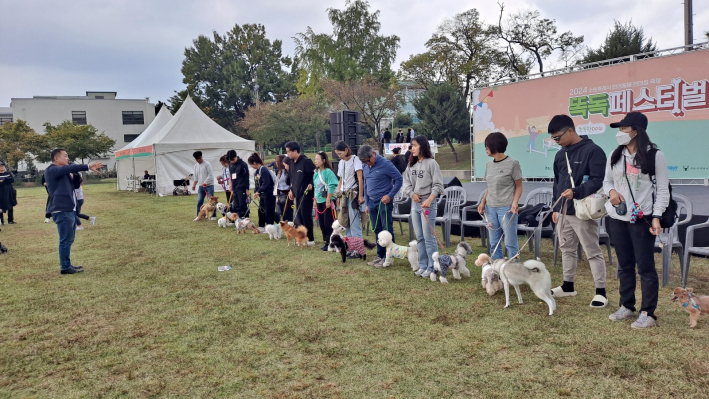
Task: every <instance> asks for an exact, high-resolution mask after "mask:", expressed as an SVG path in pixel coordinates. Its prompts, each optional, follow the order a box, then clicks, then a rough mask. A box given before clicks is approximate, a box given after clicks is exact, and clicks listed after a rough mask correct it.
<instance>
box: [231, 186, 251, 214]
mask: <svg viewBox="0 0 709 399" xmlns="http://www.w3.org/2000/svg"><path fill="white" fill-rule="evenodd" d="M246 198H247V197H246V189H245V188H243V189H236V190H234V191H233V192H232V194H231V211H232V212H234V213H236V214H238V215H239V217H240V218H243V217H245V216H246V210H247V209H248V206H247V205H246Z"/></svg>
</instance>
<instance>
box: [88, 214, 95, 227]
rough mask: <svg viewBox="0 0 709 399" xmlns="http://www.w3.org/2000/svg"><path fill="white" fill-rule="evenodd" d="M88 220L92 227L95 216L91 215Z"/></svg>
mask: <svg viewBox="0 0 709 399" xmlns="http://www.w3.org/2000/svg"><path fill="white" fill-rule="evenodd" d="M89 222H91V227H93V226H94V225H95V224H96V216H91V217H90V218H89Z"/></svg>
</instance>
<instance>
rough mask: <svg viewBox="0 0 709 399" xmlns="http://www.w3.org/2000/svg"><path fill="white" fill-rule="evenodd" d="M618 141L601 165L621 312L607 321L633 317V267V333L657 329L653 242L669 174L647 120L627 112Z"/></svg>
mask: <svg viewBox="0 0 709 399" xmlns="http://www.w3.org/2000/svg"><path fill="white" fill-rule="evenodd" d="M610 126H611V127H612V128H615V127H617V128H620V131H619V132H618V134H617V135H616V136H615V137H616V140H617V141H618V144H619V145H618V148H616V149H615V150H614V151H613V152H612V153H611V156H609V157H608V162H607V164H606V174H605V178H604V179H603V191H604V192H605V193H606V194H607V195H608V197H609V198H610V199H609V201H608V202H607V203H606V210H607V211H608V216H609V218H608V224H607V228H608V234H609V235H610V238H611V244H613V247H614V248H615V253H616V256H617V257H618V279H619V280H620V285H619V291H620V308H619V309H618V310H617V311H616V312H615V313H613V314H612V315H610V316H609V319H611V320H613V321H623V320H627V319H630V318H633V317H635V310H636V309H635V287H636V277H635V266H636V265H637V270H638V274H639V275H640V290H641V292H642V300H641V304H640V314H639V316H638V319H637V320H635V322H633V324H631V325H630V327H632V328H635V329H644V328H651V327H654V326H655V325H656V323H655V320H656V319H657V317H656V316H655V309H656V308H657V297H658V292H659V290H660V285H659V281H658V278H657V270H655V255H654V248H655V237H657V236H658V235H659V234H660V231H662V228H661V226H660V218H661V217H662V214H663V213H664V212H665V209H666V208H667V207H668V205H669V203H670V188H669V181H670V180H669V174H668V172H667V161H666V160H665V155H664V154H663V153H662V152H660V151H659V150H658V149H657V146H656V145H655V144H653V143H652V142H651V141H650V138H649V137H648V134H647V132H646V129H647V117H646V116H645V115H643V114H642V113H640V112H631V113H629V114H627V115H626V116H625V118H623V120H622V121H620V122H617V123H611V125H610Z"/></svg>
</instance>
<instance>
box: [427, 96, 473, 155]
mask: <svg viewBox="0 0 709 399" xmlns="http://www.w3.org/2000/svg"><path fill="white" fill-rule="evenodd" d="M414 108H416V113H417V114H418V117H419V119H420V120H421V128H422V130H423V131H422V132H421V133H423V134H425V135H426V136H427V137H430V138H432V139H433V140H437V141H438V140H444V141H445V142H447V143H448V145H449V146H450V148H451V151H452V152H453V159H454V160H455V162H458V154H457V153H456V152H455V147H453V142H452V141H451V139H453V138H463V137H466V136H468V137H469V135H470V114H469V113H468V107H467V105H466V103H465V99H464V98H463V97H462V95H461V94H460V90H458V89H457V88H456V87H453V86H451V85H450V84H448V83H443V84H440V85H436V86H432V87H430V88H429V89H428V90H427V91H426V93H424V95H423V96H421V97H419V98H417V99H416V100H414Z"/></svg>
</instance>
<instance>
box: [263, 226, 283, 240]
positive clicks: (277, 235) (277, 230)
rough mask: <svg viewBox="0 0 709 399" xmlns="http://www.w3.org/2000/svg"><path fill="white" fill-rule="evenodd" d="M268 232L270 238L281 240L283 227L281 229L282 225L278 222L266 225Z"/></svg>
mask: <svg viewBox="0 0 709 399" xmlns="http://www.w3.org/2000/svg"><path fill="white" fill-rule="evenodd" d="M266 232H267V233H268V239H269V240H273V239H276V240H280V239H281V236H282V235H283V229H281V226H279V225H277V224H269V225H268V226H266Z"/></svg>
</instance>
